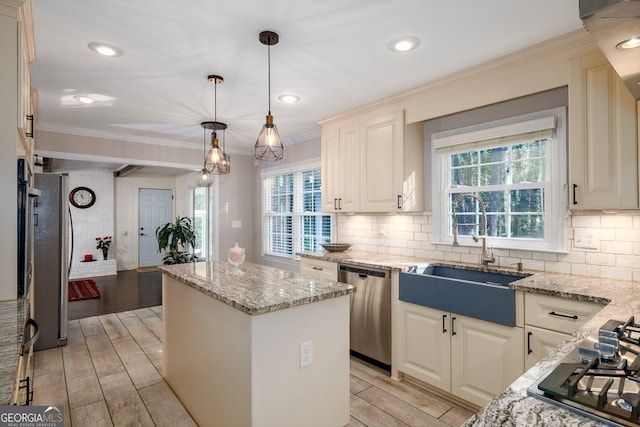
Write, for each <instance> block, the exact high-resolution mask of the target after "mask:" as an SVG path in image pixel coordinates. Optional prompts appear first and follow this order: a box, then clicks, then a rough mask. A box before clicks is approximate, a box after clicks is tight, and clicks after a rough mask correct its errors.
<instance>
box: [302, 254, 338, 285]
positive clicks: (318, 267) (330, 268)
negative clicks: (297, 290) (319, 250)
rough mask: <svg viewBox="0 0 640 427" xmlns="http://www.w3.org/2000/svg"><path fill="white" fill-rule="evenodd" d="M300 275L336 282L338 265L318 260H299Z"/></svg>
mask: <svg viewBox="0 0 640 427" xmlns="http://www.w3.org/2000/svg"><path fill="white" fill-rule="evenodd" d="M300 273H302V274H306V275H308V276H313V277H317V278H319V279H328V280H338V264H337V263H335V262H331V261H323V260H320V259H312V258H300Z"/></svg>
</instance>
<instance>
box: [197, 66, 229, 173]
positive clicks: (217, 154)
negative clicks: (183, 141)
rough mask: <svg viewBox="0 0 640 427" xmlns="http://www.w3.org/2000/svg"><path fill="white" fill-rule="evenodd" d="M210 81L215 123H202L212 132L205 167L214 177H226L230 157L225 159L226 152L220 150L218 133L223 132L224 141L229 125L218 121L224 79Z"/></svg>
mask: <svg viewBox="0 0 640 427" xmlns="http://www.w3.org/2000/svg"><path fill="white" fill-rule="evenodd" d="M208 79H209V82H211V83H213V86H214V105H213V109H214V110H213V111H214V121H212V122H211V121H208V122H202V123H201V126H202V127H203V129H205V130H204V132H205V133H206V130H207V129H208V130H211V148H210V149H209V152H208V153H207V158H206V165H205V167H206V168H207V169H208V170H209V171H210V172H211V173H212V174H214V175H224V174H226V173H229V167H228V161H227V158H228V155H226V157H225V153H224V151H223V150H221V149H220V144H219V142H218V134H217V131H222V138H223V141H224V131H225V129H226V128H227V125H226V124H225V123H222V122H219V121H218V83H222V82H223V81H224V79H223V78H222V77H221V76H216V75H210V76H209V77H208Z"/></svg>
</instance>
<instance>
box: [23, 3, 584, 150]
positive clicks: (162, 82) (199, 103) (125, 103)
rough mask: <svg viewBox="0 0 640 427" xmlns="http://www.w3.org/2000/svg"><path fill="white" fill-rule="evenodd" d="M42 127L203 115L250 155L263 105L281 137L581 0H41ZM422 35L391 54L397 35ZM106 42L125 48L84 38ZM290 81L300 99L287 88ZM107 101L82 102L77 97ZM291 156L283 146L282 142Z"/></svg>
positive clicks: (452, 67)
mask: <svg viewBox="0 0 640 427" xmlns="http://www.w3.org/2000/svg"><path fill="white" fill-rule="evenodd" d="M33 16H34V21H35V35H36V60H35V61H34V62H33V63H32V64H31V75H32V84H33V85H34V86H35V87H37V88H38V90H39V107H38V108H39V124H38V128H39V129H49V130H57V131H61V132H71V133H74V132H82V134H87V132H88V133H92V132H93V133H96V134H99V135H100V136H105V132H106V133H107V134H109V135H110V136H111V137H113V138H115V139H118V138H122V139H125V140H131V139H132V138H133V139H134V140H135V138H141V139H148V138H158V139H162V140H170V141H174V142H178V143H180V144H184V145H185V147H186V146H191V147H193V146H196V147H200V146H202V145H201V144H202V142H203V133H202V129H201V127H200V122H202V121H205V120H213V119H214V88H213V86H212V85H211V84H210V83H209V82H208V81H207V75H209V74H219V75H221V76H223V77H224V83H223V84H222V85H219V86H218V103H217V104H218V108H217V110H218V111H217V119H218V121H222V122H225V123H227V124H228V126H229V128H228V130H227V133H226V144H227V148H228V151H231V152H232V153H244V154H251V152H252V147H253V144H254V143H255V140H256V138H257V136H258V133H259V132H260V128H261V126H262V124H263V123H264V116H265V115H266V113H267V48H266V46H264V45H262V44H260V42H259V41H258V34H259V33H260V32H261V31H263V30H272V31H276V32H277V33H278V34H279V35H280V43H279V44H277V45H276V46H273V47H272V48H271V72H272V73H271V75H272V77H271V85H272V88H271V91H272V108H271V110H272V113H273V116H274V121H275V123H276V125H277V127H278V129H279V131H280V134H281V135H282V137H283V139H284V140H285V141H295V140H297V139H302V138H304V137H305V136H308V135H313V134H318V132H319V127H318V125H317V123H316V122H317V121H318V120H319V119H321V118H323V117H326V116H329V115H331V114H334V113H337V112H340V111H343V110H346V109H350V108H352V107H355V106H358V105H362V104H365V103H368V102H370V101H373V100H376V99H379V98H382V97H384V96H387V95H391V94H393V93H396V92H399V91H402V90H404V89H408V88H411V87H414V86H417V85H419V84H422V83H425V82H427V81H430V80H433V79H436V78H439V77H442V76H445V75H447V74H450V73H453V72H456V71H459V70H461V69H464V68H468V67H470V66H473V65H475V64H479V63H482V62H485V61H487V60H490V59H492V58H496V57H499V56H502V55H505V54H507V53H510V52H513V51H516V50H519V49H522V48H523V47H526V46H529V45H532V44H535V43H538V42H540V41H543V40H546V39H549V38H552V37H554V36H558V35H560V34H564V33H567V32H570V31H572V30H575V29H578V28H581V26H582V24H581V21H580V20H579V17H578V0H446V1H444V0H251V1H249V0H235V1H228V0H227V1H222V0H182V1H170V0H161V1H158V0H135V1H132V0H109V1H105V0H33ZM407 35H409V36H415V37H418V38H419V39H420V40H421V45H420V46H419V47H418V49H416V50H414V51H411V52H406V53H393V52H391V51H390V50H388V49H387V44H388V42H389V41H390V40H392V39H394V38H397V37H399V36H407ZM90 42H105V43H109V44H112V45H115V46H118V47H119V48H121V49H122V50H123V51H124V52H125V53H124V55H123V56H120V57H111V58H109V57H103V56H100V55H98V54H96V53H94V52H93V51H91V50H89V49H88V48H87V44H88V43H90ZM283 93H293V94H296V95H298V96H300V97H301V98H302V101H300V102H299V103H297V104H283V103H281V102H280V101H278V100H277V96H278V95H281V94H283ZM86 94H89V95H90V96H92V95H93V96H94V97H95V96H96V95H102V96H105V97H107V98H110V99H111V100H109V101H104V102H96V103H94V104H90V105H83V104H80V103H79V102H77V101H75V100H74V99H73V95H86ZM285 156H286V150H285Z"/></svg>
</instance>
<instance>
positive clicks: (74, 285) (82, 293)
mask: <svg viewBox="0 0 640 427" xmlns="http://www.w3.org/2000/svg"><path fill="white" fill-rule="evenodd" d="M91 298H100V291H99V290H98V288H97V287H96V282H94V281H93V280H74V281H71V282H69V301H79V300H83V299H91Z"/></svg>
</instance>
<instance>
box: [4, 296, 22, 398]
mask: <svg viewBox="0 0 640 427" xmlns="http://www.w3.org/2000/svg"><path fill="white" fill-rule="evenodd" d="M28 304H29V303H28V302H27V301H26V300H13V301H0V405H8V404H9V401H10V400H11V393H12V392H13V385H14V382H15V379H16V372H17V369H18V351H19V350H20V344H21V343H22V333H23V331H24V324H25V321H26V319H27V314H28V313H29V310H28V307H29V305H28Z"/></svg>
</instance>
